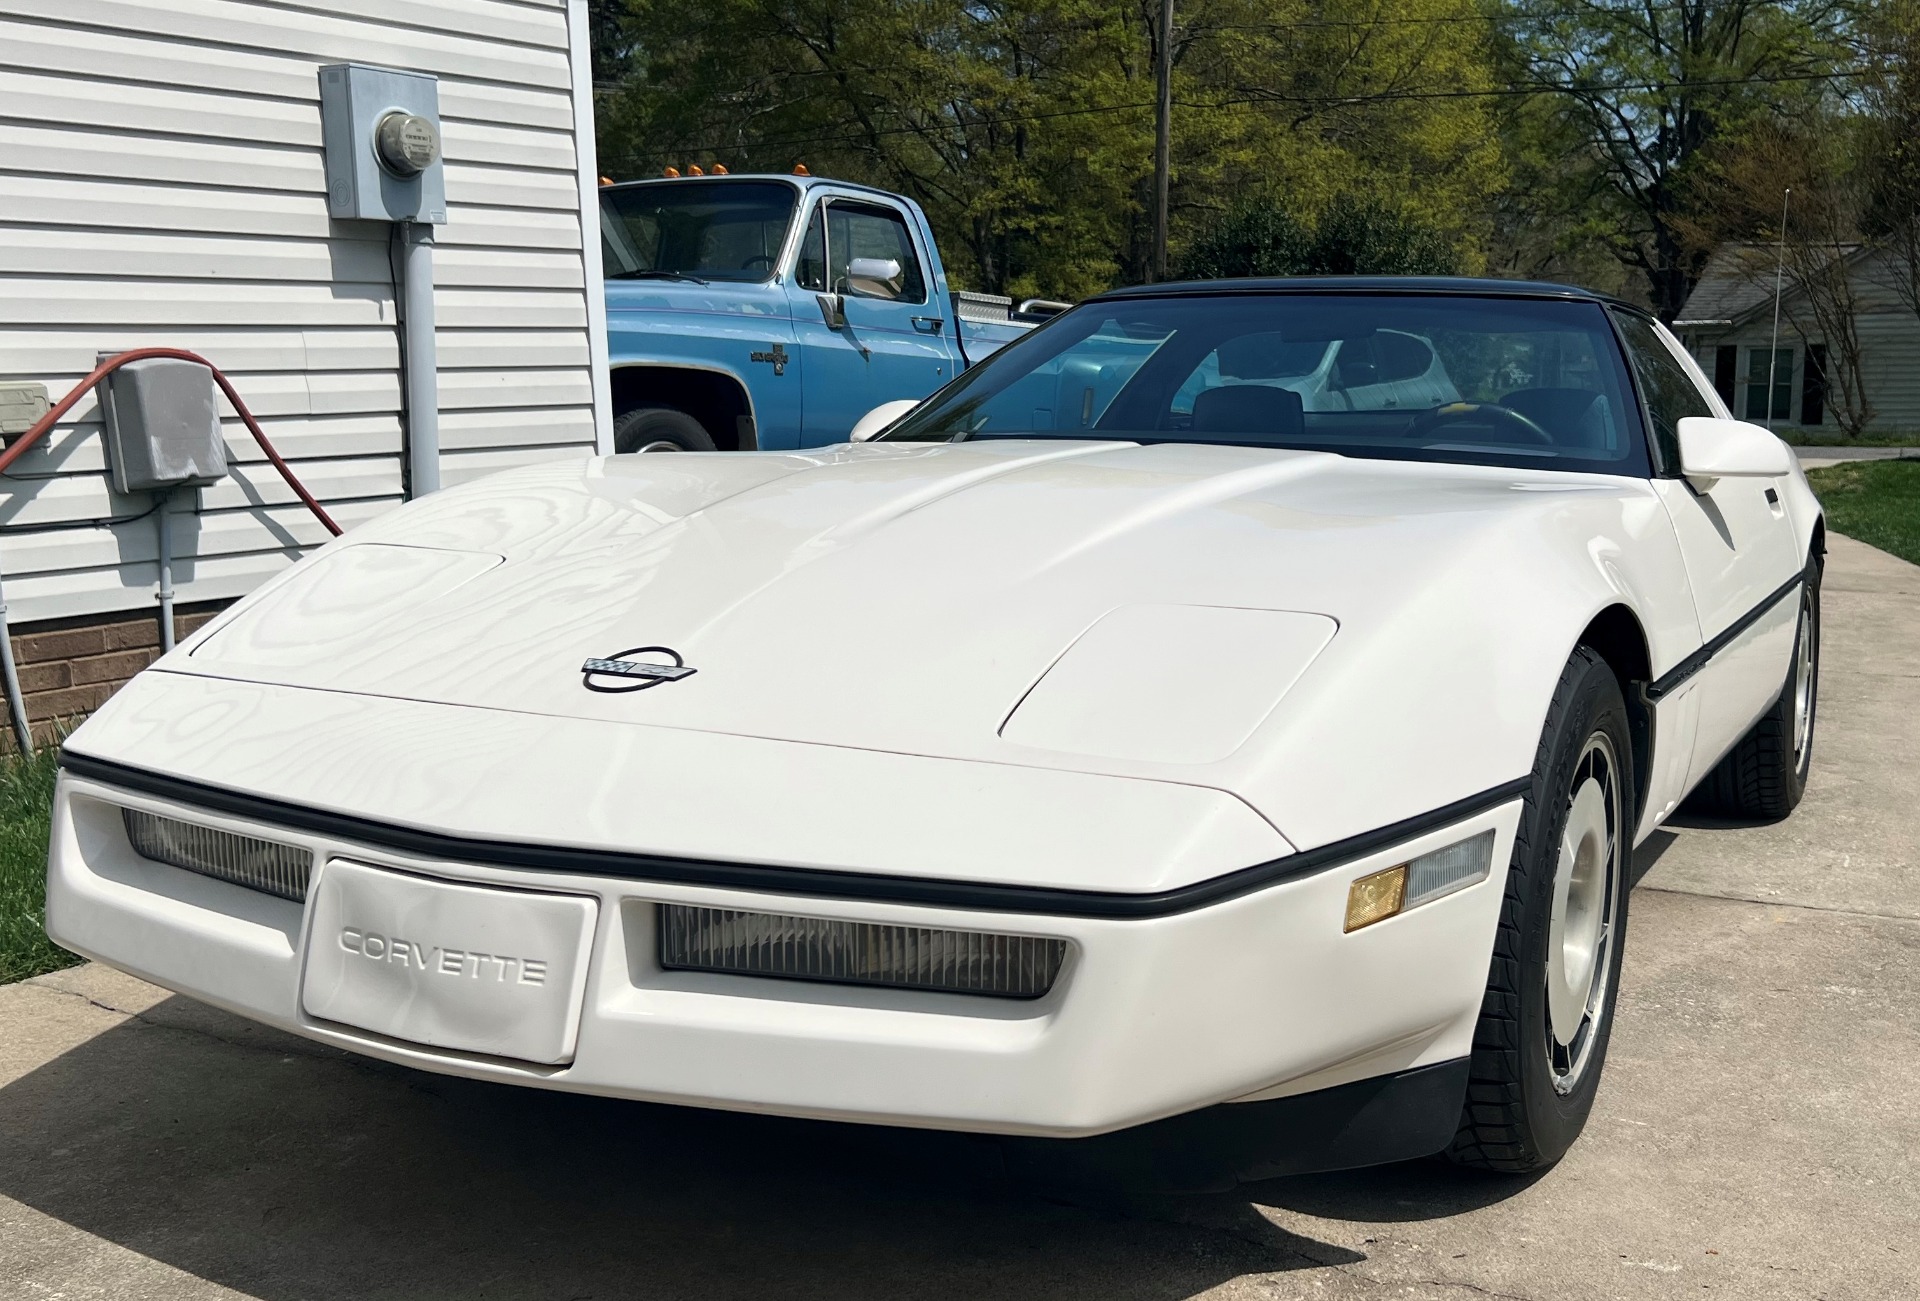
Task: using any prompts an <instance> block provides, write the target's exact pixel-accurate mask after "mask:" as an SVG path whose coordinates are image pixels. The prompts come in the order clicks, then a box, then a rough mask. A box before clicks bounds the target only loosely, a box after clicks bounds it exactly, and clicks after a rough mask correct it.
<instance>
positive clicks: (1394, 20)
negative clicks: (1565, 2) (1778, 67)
mask: <svg viewBox="0 0 1920 1301" xmlns="http://www.w3.org/2000/svg"><path fill="white" fill-rule="evenodd" d="M1780 2H1781V3H1783V4H1784V3H1785V0H1780ZM1700 7H1701V6H1700V5H1699V4H1698V3H1696V4H1644V5H1598V4H1594V5H1581V6H1579V7H1578V8H1573V9H1504V10H1500V11H1498V12H1492V11H1486V10H1482V11H1480V12H1477V13H1470V14H1428V15H1411V16H1407V17H1391V16H1384V15H1383V16H1381V17H1378V18H1299V19H1290V20H1283V21H1277V22H1270V23H1203V24H1196V26H1199V27H1203V28H1204V29H1205V30H1206V31H1209V32H1286V31H1296V30H1301V29H1311V28H1317V27H1426V26H1433V25H1444V24H1447V23H1510V22H1556V21H1560V20H1562V19H1564V20H1567V21H1575V20H1579V19H1588V18H1645V17H1649V16H1651V15H1654V14H1686V13H1692V12H1694V11H1695V10H1697V9H1699V8H1700Z"/></svg>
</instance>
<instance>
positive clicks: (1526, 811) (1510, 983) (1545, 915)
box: [1444, 646, 1637, 1173]
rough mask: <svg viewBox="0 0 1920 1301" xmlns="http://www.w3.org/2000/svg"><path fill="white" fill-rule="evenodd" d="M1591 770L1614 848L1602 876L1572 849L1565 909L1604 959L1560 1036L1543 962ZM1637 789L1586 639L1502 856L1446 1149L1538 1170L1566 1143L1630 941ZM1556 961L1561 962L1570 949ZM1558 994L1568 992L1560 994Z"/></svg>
mask: <svg viewBox="0 0 1920 1301" xmlns="http://www.w3.org/2000/svg"><path fill="white" fill-rule="evenodd" d="M1609 777H1610V780H1611V786H1610V788H1609V787H1608V785H1607V780H1606V779H1607V778H1609ZM1588 782H1593V783H1595V785H1596V787H1597V788H1598V790H1599V794H1598V796H1597V798H1598V799H1599V800H1600V801H1601V810H1602V812H1603V813H1604V815H1605V816H1604V820H1603V822H1602V823H1601V824H1599V825H1600V826H1602V827H1604V832H1605V835H1606V836H1607V838H1608V842H1609V845H1610V846H1611V848H1609V849H1607V850H1606V851H1604V853H1602V854H1601V855H1600V856H1601V857H1602V858H1604V860H1605V862H1604V867H1605V872H1604V874H1603V875H1602V877H1601V878H1600V880H1599V882H1598V884H1594V876H1593V872H1594V870H1595V869H1594V868H1593V867H1592V863H1593V862H1594V861H1595V860H1594V859H1593V858H1590V857H1580V856H1576V858H1575V859H1574V860H1573V861H1574V862H1576V863H1585V864H1588V867H1587V870H1586V871H1585V873H1584V874H1582V873H1580V872H1577V871H1569V873H1568V876H1569V879H1570V880H1572V881H1576V882H1585V883H1586V884H1585V885H1581V884H1575V885H1574V886H1573V887H1572V888H1573V890H1575V891H1578V892H1579V894H1578V896H1577V897H1578V898H1579V899H1581V900H1583V901H1585V903H1586V907H1585V909H1584V910H1583V911H1582V912H1581V914H1580V916H1581V918H1582V919H1583V920H1582V921H1581V922H1579V923H1576V922H1575V921H1574V920H1573V917H1572V914H1569V920H1568V922H1567V926H1569V927H1574V926H1576V924H1578V925H1579V926H1580V928H1581V931H1582V933H1584V931H1585V929H1586V927H1587V926H1588V925H1589V924H1597V925H1599V926H1601V927H1602V928H1603V929H1601V930H1599V932H1598V934H1597V935H1596V937H1595V939H1594V942H1593V943H1592V944H1591V945H1590V946H1589V947H1590V950H1591V952H1592V953H1593V954H1594V955H1595V956H1594V959H1593V961H1594V963H1596V964H1598V963H1604V964H1605V965H1604V966H1602V967H1600V969H1599V971H1598V972H1597V973H1595V972H1592V971H1591V970H1590V969H1589V970H1588V973H1587V975H1586V976H1585V979H1584V984H1585V987H1586V988H1587V989H1588V991H1589V992H1588V994H1587V996H1586V1001H1585V1002H1584V1003H1579V1002H1578V1001H1577V1000H1576V1001H1575V1002H1574V1003H1573V1004H1571V1005H1570V1006H1573V1007H1575V1008H1577V1009H1578V1011H1577V1012H1562V1013H1560V1015H1562V1017H1563V1023H1565V1024H1568V1025H1570V1026H1575V1027H1577V1028H1576V1029H1573V1030H1571V1031H1570V1032H1569V1038H1568V1043H1567V1045H1566V1046H1564V1047H1563V1046H1562V1045H1561V1044H1560V1043H1559V1042H1558V1039H1557V1036H1556V1035H1555V1033H1554V1031H1553V1029H1552V1025H1551V1022H1552V1018H1553V1017H1554V1016H1555V1014H1556V1013H1555V1011H1554V1009H1553V1006H1552V1002H1551V1000H1550V997H1549V992H1548V985H1549V982H1550V980H1551V979H1553V978H1555V976H1556V974H1557V970H1558V969H1555V968H1551V967H1550V964H1549V955H1550V952H1551V951H1552V949H1553V948H1554V946H1553V945H1551V944H1550V943H1549V940H1550V939H1551V938H1553V936H1552V932H1553V927H1554V918H1553V912H1554V897H1555V878H1556V876H1557V875H1559V874H1560V869H1561V841H1562V838H1563V836H1565V835H1566V834H1567V829H1568V823H1569V819H1570V817H1571V816H1573V815H1574V814H1575V813H1576V811H1578V813H1579V816H1580V818H1581V822H1580V824H1579V826H1578V827H1576V832H1578V831H1580V830H1581V829H1582V828H1585V829H1587V830H1592V829H1593V828H1594V827H1595V825H1596V824H1595V823H1594V821H1593V810H1594V807H1595V806H1594V803H1593V801H1594V799H1595V798H1596V796H1595V795H1593V794H1591V793H1585V792H1586V785H1587V783H1588ZM1636 789H1637V788H1636V787H1635V785H1634V773H1633V741H1632V733H1631V731H1630V730H1629V727H1628V722H1627V705H1626V700H1625V698H1624V697H1623V696H1622V695H1621V691H1620V683H1619V681H1618V679H1616V678H1615V677H1614V675H1613V670H1612V669H1611V668H1609V667H1608V666H1607V664H1606V662H1605V661H1604V660H1602V659H1601V658H1600V656H1599V655H1598V654H1596V653H1595V652H1593V651H1592V650H1589V649H1588V648H1586V647H1584V646H1583V647H1581V648H1580V649H1578V650H1576V651H1575V652H1574V654H1573V657H1572V658H1571V659H1570V660H1568V661H1567V667H1566V668H1565V669H1564V670H1563V671H1562V672H1561V674H1560V682H1559V684H1558V686H1557V687H1556V688H1555V690H1554V693H1553V703H1552V704H1551V706H1549V708H1548V710H1547V721H1546V726H1545V728H1544V729H1542V732H1541V736H1540V748H1539V750H1538V751H1537V752H1536V755H1535V759H1534V767H1533V784H1532V786H1531V788H1530V789H1529V791H1528V792H1527V797H1526V803H1525V805H1524V807H1523V808H1522V810H1521V814H1520V824H1519V828H1518V830H1517V832H1516V834H1515V838H1514V846H1513V861H1512V863H1511V864H1510V866H1509V867H1508V870H1507V888H1506V896H1505V899H1504V901H1503V902H1502V904H1501V910H1500V927H1499V930H1498V932H1497V933H1496V934H1495V936H1494V943H1493V961H1492V964H1491V967H1490V969H1489V971H1488V976H1487V993H1486V998H1485V1000H1484V1001H1483V1002H1482V1004H1481V1008H1480V1021H1479V1024H1478V1025H1477V1026H1476V1027H1475V1029H1474V1036H1473V1055H1472V1058H1471V1061H1470V1064H1469V1079H1468V1084H1467V1097H1466V1102H1465V1105H1464V1106H1463V1108H1462V1110H1461V1116H1460V1128H1459V1130H1458V1132H1457V1133H1455V1135H1454V1138H1453V1143H1452V1144H1451V1146H1449V1147H1448V1149H1447V1150H1446V1152H1445V1154H1444V1155H1445V1156H1446V1158H1447V1159H1448V1160H1449V1161H1452V1162H1454V1163H1456V1164H1458V1165H1465V1166H1474V1167H1477V1168H1480V1169H1483V1170H1495V1171H1502V1172H1507V1173H1525V1172H1528V1171H1535V1170H1544V1169H1546V1168H1547V1167H1548V1166H1551V1165H1552V1164H1553V1163H1554V1162H1556V1161H1558V1160H1559V1159H1560V1158H1561V1157H1562V1156H1564V1155H1565V1154H1566V1151H1567V1149H1568V1148H1569V1147H1571V1146H1572V1145H1573V1141H1574V1139H1576V1138H1578V1137H1579V1136H1580V1131H1581V1129H1582V1128H1584V1127H1585V1125H1586V1123H1587V1114H1588V1113H1589V1112H1590V1111H1591V1110H1592V1109H1593V1100H1594V1096H1595V1094H1596V1093H1597V1092H1598V1090H1599V1084H1600V1072H1601V1067H1602V1066H1603V1065H1604V1064H1605V1062H1606V1055H1607V1042H1608V1039H1609V1038H1610V1037H1611V1034H1612V1031H1613V1009H1614V1003H1615V999H1616V997H1617V996H1618V993H1619V985H1620V964H1621V959H1622V957H1623V955H1624V953H1625V949H1626V931H1627V890H1628V887H1629V884H1630V881H1629V876H1630V873H1629V871H1628V867H1629V864H1630V862H1631V848H1632V842H1633V828H1634V818H1635V808H1634V803H1635V801H1634V792H1635V790H1636ZM1586 843H1588V841H1587V840H1586V839H1584V838H1583V840H1582V844H1583V845H1584V844H1586ZM1570 897H1572V896H1570ZM1567 906H1568V907H1572V904H1571V903H1569V904H1568V905H1567ZM1595 907H1599V908H1603V909H1605V910H1606V911H1603V912H1601V913H1600V914H1598V916H1599V918H1600V921H1599V922H1598V923H1588V922H1586V921H1585V920H1584V919H1586V918H1590V917H1592V916H1593V915H1594V914H1593V913H1592V911H1591V910H1592V909H1593V908H1595ZM1560 962H1561V964H1562V968H1564V964H1565V962H1566V959H1565V958H1564V957H1562V958H1561V959H1560ZM1595 991H1597V992H1598V998H1597V1001H1596V998H1595ZM1562 1006H1563V1007H1566V1006H1569V1005H1568V1004H1566V1003H1565V1001H1564V999H1563V1004H1562ZM1563 1063H1564V1066H1565V1069H1564V1070H1563V1069H1562V1066H1563Z"/></svg>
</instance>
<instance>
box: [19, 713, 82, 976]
mask: <svg viewBox="0 0 1920 1301" xmlns="http://www.w3.org/2000/svg"><path fill="white" fill-rule="evenodd" d="M57 761H58V752H57V751H56V750H55V749H54V748H53V747H52V746H47V747H44V748H42V749H41V750H40V752H39V753H38V754H36V755H35V756H34V757H33V758H31V759H21V758H20V757H18V756H17V755H7V756H4V757H0V984H6V983H7V982H8V981H13V980H25V979H26V978H27V977H28V976H37V975H39V974H40V973H41V972H43V971H58V970H59V969H60V968H61V967H70V966H72V965H73V964H74V963H76V962H78V961H80V959H79V958H76V957H74V956H73V954H71V953H68V952H67V951H66V950H65V949H63V948H61V947H59V946H58V945H56V944H55V943H54V942H53V941H52V940H50V939H48V938H47V932H46V909H47V822H48V814H49V812H50V811H51V809H52V807H53V774H54V770H55V768H56V767H57Z"/></svg>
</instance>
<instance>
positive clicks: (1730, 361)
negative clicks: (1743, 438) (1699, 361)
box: [1713, 343, 1740, 411]
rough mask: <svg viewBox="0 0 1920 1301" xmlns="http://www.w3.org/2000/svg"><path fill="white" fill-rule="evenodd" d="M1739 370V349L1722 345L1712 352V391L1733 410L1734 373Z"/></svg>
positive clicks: (1728, 408) (1729, 344)
mask: <svg viewBox="0 0 1920 1301" xmlns="http://www.w3.org/2000/svg"><path fill="white" fill-rule="evenodd" d="M1739 368H1740V349H1739V348H1737V347H1735V346H1734V345H1733V344H1731V343H1723V344H1721V345H1720V346H1719V347H1717V348H1715V349H1714V350H1713V391H1714V392H1716V393H1718V394H1719V395H1720V400H1721V401H1722V402H1724V403H1726V404H1727V410H1729V411H1731V410H1733V386H1734V372H1735V371H1737V370H1738V369H1739Z"/></svg>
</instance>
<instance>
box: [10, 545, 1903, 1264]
mask: <svg viewBox="0 0 1920 1301" xmlns="http://www.w3.org/2000/svg"><path fill="white" fill-rule="evenodd" d="M1826 611H1827V646H1826V654H1827V659H1826V672H1825V678H1824V682H1823V700H1822V716H1821V724H1820V733H1819V745H1820V751H1819V754H1818V770H1817V776H1816V778H1815V781H1814V784H1813V788H1812V790H1811V791H1810V792H1809V794H1808V797H1807V800H1806V803H1805V804H1804V805H1803V806H1802V808H1801V810H1800V812H1799V813H1798V814H1797V815H1796V816H1795V817H1794V818H1793V819H1792V820H1790V821H1789V822H1787V823H1785V824H1783V825H1780V826H1774V827H1759V828H1730V827H1717V826H1708V825H1701V824H1687V825H1683V826H1679V827H1675V828H1674V829H1673V830H1672V831H1671V832H1669V833H1663V834H1662V835H1660V836H1659V837H1657V838H1656V839H1655V840H1654V841H1653V842H1651V843H1649V844H1648V845H1647V846H1645V849H1644V853H1643V861H1642V867H1643V868H1644V869H1646V875H1645V877H1644V879H1643V880H1642V882H1641V885H1640V887H1639V889H1638V891H1637V892H1636V894H1635V895H1634V899H1633V915H1632V939H1631V942H1630V944H1629V948H1628V960H1627V966H1626V969H1625V983H1624V986H1623V992H1622V999H1621V1006H1620V1023H1619V1027H1618V1029H1617V1031H1616V1033H1615V1036H1614V1043H1613V1054H1612V1058H1611V1060H1610V1061H1609V1062H1608V1064H1607V1077H1606V1083H1605V1087H1604V1088H1603V1090H1602V1093H1601V1100H1600V1104H1599V1107H1598V1110H1597V1111H1596V1112H1595V1114H1594V1118H1593V1122H1592V1124H1591V1126H1590V1127H1589V1129H1588V1131H1587V1134H1586V1136H1585V1138H1584V1139H1583V1140H1582V1141H1581V1142H1580V1143H1579V1145H1578V1146H1576V1148H1575V1149H1574V1151H1573V1153H1572V1155H1571V1156H1570V1157H1569V1158H1568V1159H1567V1160H1566V1161H1565V1162H1564V1163H1562V1165H1561V1166H1560V1167H1559V1168H1558V1169H1556V1170H1554V1171H1553V1172H1551V1173H1550V1174H1548V1175H1546V1176H1545V1177H1544V1178H1540V1179H1536V1180H1518V1179H1494V1178H1484V1177H1476V1176H1473V1175H1468V1174H1463V1173H1460V1172H1455V1171H1451V1170H1448V1169H1446V1168H1444V1167H1441V1166H1438V1165H1433V1164H1428V1163H1416V1164H1413V1165H1408V1166H1397V1167H1390V1168H1386V1169H1382V1170H1374V1171H1363V1172H1358V1173H1353V1174H1345V1175H1332V1176H1315V1177H1309V1178H1296V1179H1286V1180H1275V1181H1272V1182H1269V1183H1265V1184H1259V1185H1253V1186H1249V1187H1246V1188H1242V1189H1241V1190H1239V1191H1238V1192H1237V1193H1235V1194H1233V1195H1230V1196H1227V1195H1222V1196H1209V1197H1190V1198H1147V1197H1132V1198H1129V1197H1126V1196H1114V1197H1111V1198H1106V1199H1101V1200H1100V1201H1099V1202H1098V1203H1096V1204H1076V1203H1074V1202H1071V1201H1059V1200H1047V1199H1044V1198H1041V1197H1039V1196H1036V1195H1034V1194H1031V1193H1028V1192H1024V1191H1022V1190H1021V1189H1019V1188H1014V1187H1010V1186H1008V1185H1007V1184H1006V1183H1005V1182H1004V1181H1003V1180H1002V1179H1001V1178H1000V1176H999V1174H998V1172H997V1166H996V1163H995V1158H994V1153H993V1151H992V1148H991V1145H990V1144H989V1143H987V1142H985V1141H983V1140H977V1139H969V1138H965V1137H958V1136H952V1135H941V1134H923V1133H911V1132H899V1131H888V1130H878V1129H862V1128H857V1127H849V1126H839V1125H828V1124H817V1123H809V1122H796V1121H785V1120H777V1119H770V1118H765V1117H752V1116H735V1115H726V1114H721V1113H711V1112H701V1111H691V1110H679V1109H673V1108H665V1107H650V1106H640V1105H635V1104H626V1103H615V1102H607V1101H603V1100H597V1099H590V1098H575V1097H566V1096H562V1095H557V1094H540V1093H534V1092H522V1091H518V1090H513V1089H509V1088H503V1087H498V1086H492V1085H483V1084H475V1083H471V1082H468V1081H462V1080H453V1079H444V1078H440V1077H436V1076H430V1075H420V1074H413V1073H410V1072H407V1071H404V1070H401V1069H397V1068H392V1067H388V1066H384V1065H379V1064H374V1063H369V1062H364V1061H359V1060H355V1059H351V1058H348V1057H346V1056H343V1055H341V1054H338V1053H335V1052H332V1051H330V1050H325V1049H321V1048H318V1047H316V1046H314V1045H311V1044H307V1043H304V1042H302V1041H299V1040H295V1039H291V1038H288V1037H286V1036H283V1035H280V1034H277V1033H271V1032H267V1031H262V1030H258V1029H255V1028H253V1027H251V1026H249V1025H247V1024H245V1023H243V1022H240V1021H237V1020H235V1019H233V1018H231V1017H228V1016H225V1015H222V1014H220V1013H216V1012H213V1011H210V1010H208V1009H206V1008H204V1007H201V1006H199V1005H197V1004H195V1003H192V1002H190V1001H188V1000H186V999H183V998H177V997H171V996H169V995H167V994H165V993H164V992H163V991H160V990H156V989H154V988H152V987H150V986H146V985H142V984H140V983H139V982H137V981H134V980H131V979H129V978H127V977H124V976H120V975H118V974H116V973H113V972H111V971H107V970H105V969H102V968H97V967H82V968H77V969H75V970H73V971H69V972H63V973H60V974H58V975H55V976H50V977H46V978H43V979H40V980H36V981H31V982H28V983H26V984H23V985H16V986H12V987H9V988H5V989H0V1293H3V1294H4V1295H5V1296H7V1297H47V1298H53V1297H62V1298H79V1297H95V1296H107V1297H166V1298H172V1297H182V1298H184V1297H194V1298H202V1297H227V1296H247V1297H259V1298H265V1299H268V1301H291V1299H292V1298H306V1297H354V1298H375V1297H382V1298H384V1297H395V1298H398V1297H406V1298H418V1297H459V1298H523V1297H524V1298H553V1299H554V1301H568V1299H574V1298H598V1299H601V1301H606V1299H609V1298H629V1297H631V1298H690V1299H691V1298H734V1297H740V1298H746V1297H752V1298H756V1299H757V1298H789V1297H799V1298H813V1297H818V1298H828V1297H831V1298H839V1299H848V1301H853V1299H860V1298H875V1299H878V1298H898V1297H908V1296H912V1297H984V1296H993V1297H1020V1298H1025V1297H1087V1298H1140V1299H1141V1301H1159V1299H1161V1298H1179V1297H1191V1296H1207V1297H1220V1298H1227V1297H1332V1298H1375V1297H1415V1298H1443V1297H1444V1298H1459V1297H1468V1296H1482V1297H1489V1296H1496V1297H1510V1298H1535V1299H1537V1301H1548V1299H1552V1301H1563V1299H1574V1298H1620V1297H1680V1296H1687V1297H1699V1296H1702V1295H1709V1296H1726V1297H1735V1298H1766V1297H1782V1298H1808V1297H1823V1298H1882V1297H1884V1298H1900V1299H1902V1301H1905V1299H1907V1298H1911V1297H1914V1296H1915V1295H1916V1294H1920V1233H1916V1231H1915V1226H1916V1225H1920V1104H1916V1101H1915V1093H1916V1091H1920V870H1917V868H1916V863H1917V860H1920V741H1917V739H1916V738H1917V737H1920V726H1917V725H1916V719H1920V568H1916V567H1914V566H1911V565H1907V564H1905V563H1903V562H1901V561H1898V560H1895V559H1893V558H1891V557H1888V556H1886V555H1883V554H1881V553H1880V552H1877V551H1873V550H1870V549H1869V548H1866V547H1863V546H1860V545H1858V544H1856V543H1852V542H1849V541H1847V540H1845V539H1836V540H1835V541H1834V548H1833V554H1832V557H1831V563H1830V565H1829V568H1828V579H1827V596H1826ZM8 1280H11V1281H8Z"/></svg>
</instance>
